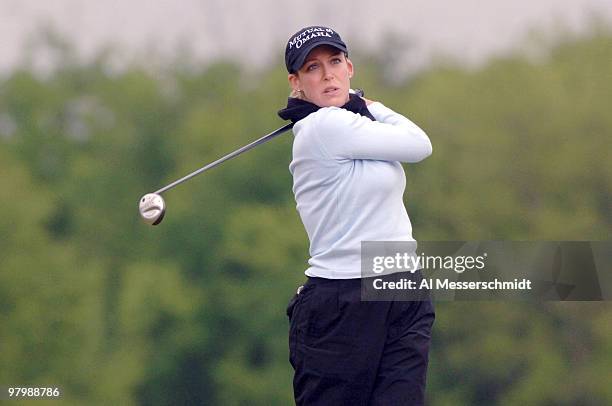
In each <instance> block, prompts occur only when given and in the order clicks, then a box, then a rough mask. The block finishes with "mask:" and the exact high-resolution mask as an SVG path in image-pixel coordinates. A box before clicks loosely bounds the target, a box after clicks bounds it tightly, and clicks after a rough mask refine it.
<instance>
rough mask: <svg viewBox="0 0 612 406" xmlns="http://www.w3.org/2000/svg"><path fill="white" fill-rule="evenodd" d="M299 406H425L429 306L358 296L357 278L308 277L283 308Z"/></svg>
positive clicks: (429, 331) (430, 311) (430, 309)
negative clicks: (366, 298)
mask: <svg viewBox="0 0 612 406" xmlns="http://www.w3.org/2000/svg"><path fill="white" fill-rule="evenodd" d="M287 315H288V316H289V321H290V323H289V324H290V327H289V361H290V362H291V365H292V366H293V368H294V370H295V375H294V379H293V390H294V395H295V401H296V404H297V405H298V406H301V405H308V406H311V405H333V406H340V405H351V406H358V405H384V406H394V405H422V404H424V398H425V380H426V375H427V362H428V353H429V343H430V339H431V328H432V325H433V321H434V317H435V316H434V309H433V305H432V303H431V301H430V300H425V301H377V302H365V301H361V279H347V280H341V279H340V280H339V279H322V278H309V279H308V281H307V282H306V284H305V285H304V287H303V289H301V291H300V293H299V294H296V295H295V296H294V297H293V298H292V299H291V301H290V302H289V306H288V307H287Z"/></svg>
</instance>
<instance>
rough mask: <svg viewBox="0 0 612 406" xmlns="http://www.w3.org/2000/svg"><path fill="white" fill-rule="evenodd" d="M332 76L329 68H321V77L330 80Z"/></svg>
mask: <svg viewBox="0 0 612 406" xmlns="http://www.w3.org/2000/svg"><path fill="white" fill-rule="evenodd" d="M333 77H334V76H333V75H332V73H331V69H328V68H323V79H325V80H330V79H332V78H333Z"/></svg>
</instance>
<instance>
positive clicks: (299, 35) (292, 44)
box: [285, 25, 348, 73]
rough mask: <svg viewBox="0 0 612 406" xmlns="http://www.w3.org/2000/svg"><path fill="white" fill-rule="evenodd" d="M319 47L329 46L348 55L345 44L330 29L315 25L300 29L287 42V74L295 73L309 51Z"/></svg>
mask: <svg viewBox="0 0 612 406" xmlns="http://www.w3.org/2000/svg"><path fill="white" fill-rule="evenodd" d="M320 45H331V46H333V47H335V48H338V49H339V50H340V51H342V52H344V53H346V54H347V53H348V50H347V48H346V44H345V43H344V41H342V38H340V35H339V34H338V33H337V32H336V31H334V30H332V29H331V28H327V27H322V26H317V25H315V26H312V27H306V28H302V29H301V30H299V31H298V32H296V33H295V34H293V35H292V36H291V37H290V38H289V41H287V47H286V48H285V65H286V66H287V70H288V71H289V73H295V72H297V71H298V70H299V69H300V68H301V67H302V65H304V61H305V60H306V57H307V56H308V54H309V53H310V51H312V50H313V49H314V48H316V47H318V46H320Z"/></svg>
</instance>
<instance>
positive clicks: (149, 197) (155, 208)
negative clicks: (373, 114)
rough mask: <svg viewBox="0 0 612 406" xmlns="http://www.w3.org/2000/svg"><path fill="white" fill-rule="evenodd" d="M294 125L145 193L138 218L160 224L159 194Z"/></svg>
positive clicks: (360, 92) (359, 92)
mask: <svg viewBox="0 0 612 406" xmlns="http://www.w3.org/2000/svg"><path fill="white" fill-rule="evenodd" d="M350 92H351V93H355V94H357V95H359V96H360V97H363V95H364V92H363V90H361V89H356V90H352V89H351V90H350ZM293 124H294V123H289V124H286V125H284V126H282V127H280V128H278V129H276V130H274V131H272V132H271V133H270V134H267V135H264V136H263V137H261V138H259V139H257V140H255V141H253V142H251V143H250V144H247V145H245V146H244V147H242V148H240V149H237V150H236V151H234V152H231V153H229V154H227V155H225V156H224V157H221V158H219V159H217V160H216V161H214V162H211V163H209V164H208V165H206V166H203V167H201V168H200V169H198V170H196V171H193V172H191V173H190V174H188V175H186V176H183V177H182V178H180V179H178V180H175V181H174V182H172V183H170V184H169V185H166V186H164V187H163V188H161V189H159V190H157V191H155V192H153V193H147V194H146V195H144V196H143V197H141V198H140V201H139V202H138V209H139V211H140V217H141V218H142V219H143V221H144V222H145V223H147V224H150V225H153V226H156V225H158V224H159V223H161V221H162V220H163V219H164V215H165V214H166V202H165V201H164V198H163V197H161V194H162V193H164V192H166V191H168V190H170V189H172V188H173V187H175V186H178V185H180V184H181V183H183V182H186V181H188V180H189V179H191V178H193V177H194V176H197V175H199V174H201V173H202V172H205V171H207V170H209V169H212V168H214V167H215V166H217V165H220V164H222V163H223V162H225V161H227V160H228V159H232V158H234V157H236V156H238V155H240V154H242V153H243V152H246V151H248V150H250V149H253V148H255V147H256V146H258V145H260V144H263V143H264V142H267V141H270V140H271V139H272V138H274V137H276V136H278V135H280V134H282V133H284V132H286V131H288V130H290V129H291V128H292V127H293Z"/></svg>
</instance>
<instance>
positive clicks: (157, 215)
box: [138, 193, 166, 226]
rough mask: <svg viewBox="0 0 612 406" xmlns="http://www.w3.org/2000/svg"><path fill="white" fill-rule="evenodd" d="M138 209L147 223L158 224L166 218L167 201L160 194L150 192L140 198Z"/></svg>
mask: <svg viewBox="0 0 612 406" xmlns="http://www.w3.org/2000/svg"><path fill="white" fill-rule="evenodd" d="M138 210H139V211H140V217H142V219H143V221H144V222H145V223H147V224H150V225H152V226H156V225H158V224H159V223H161V221H162V220H163V219H164V214H166V202H164V199H163V198H162V197H161V196H160V195H158V194H156V193H148V194H146V195H144V196H143V197H141V198H140V202H139V203H138Z"/></svg>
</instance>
